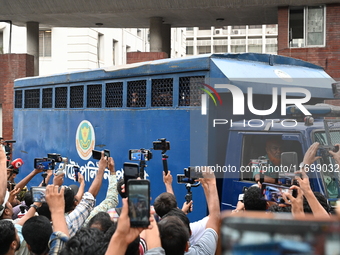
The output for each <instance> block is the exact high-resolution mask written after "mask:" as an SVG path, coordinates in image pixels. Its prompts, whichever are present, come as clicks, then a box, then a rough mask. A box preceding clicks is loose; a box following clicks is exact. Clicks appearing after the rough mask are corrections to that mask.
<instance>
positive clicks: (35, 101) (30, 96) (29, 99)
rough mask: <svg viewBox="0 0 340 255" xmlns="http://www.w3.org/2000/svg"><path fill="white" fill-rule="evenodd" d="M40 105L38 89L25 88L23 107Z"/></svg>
mask: <svg viewBox="0 0 340 255" xmlns="http://www.w3.org/2000/svg"><path fill="white" fill-rule="evenodd" d="M39 107H40V89H28V90H25V108H39Z"/></svg>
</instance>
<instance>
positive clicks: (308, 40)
mask: <svg viewBox="0 0 340 255" xmlns="http://www.w3.org/2000/svg"><path fill="white" fill-rule="evenodd" d="M289 44H290V47H310V46H324V45H325V7H324V6H309V7H299V8H291V9H290V10H289Z"/></svg>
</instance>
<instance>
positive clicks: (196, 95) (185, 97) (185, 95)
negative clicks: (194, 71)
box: [178, 76, 204, 106]
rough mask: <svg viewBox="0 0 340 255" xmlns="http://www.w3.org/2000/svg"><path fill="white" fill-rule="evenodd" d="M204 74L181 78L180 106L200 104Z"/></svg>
mask: <svg viewBox="0 0 340 255" xmlns="http://www.w3.org/2000/svg"><path fill="white" fill-rule="evenodd" d="M203 84H204V76H188V77H180V78H179V95H178V97H179V98H178V105H179V106H200V105H201V94H202V93H203V91H202V90H201V89H200V88H203Z"/></svg>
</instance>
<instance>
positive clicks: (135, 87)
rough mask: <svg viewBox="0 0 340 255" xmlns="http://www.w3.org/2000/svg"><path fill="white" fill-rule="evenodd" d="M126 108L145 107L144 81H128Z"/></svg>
mask: <svg viewBox="0 0 340 255" xmlns="http://www.w3.org/2000/svg"><path fill="white" fill-rule="evenodd" d="M127 89H128V90H127V107H145V106H146V80H139V81H128V83H127Z"/></svg>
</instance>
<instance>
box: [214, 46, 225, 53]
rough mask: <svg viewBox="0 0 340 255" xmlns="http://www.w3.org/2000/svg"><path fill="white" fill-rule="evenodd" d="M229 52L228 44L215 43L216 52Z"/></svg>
mask: <svg viewBox="0 0 340 255" xmlns="http://www.w3.org/2000/svg"><path fill="white" fill-rule="evenodd" d="M226 52H228V46H227V45H214V53H226Z"/></svg>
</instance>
